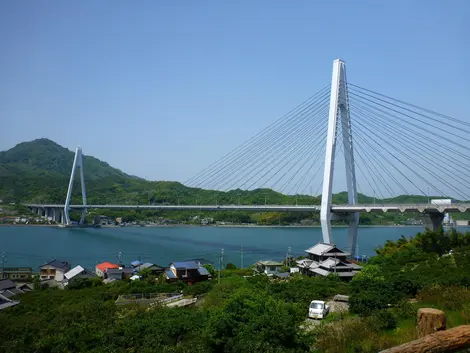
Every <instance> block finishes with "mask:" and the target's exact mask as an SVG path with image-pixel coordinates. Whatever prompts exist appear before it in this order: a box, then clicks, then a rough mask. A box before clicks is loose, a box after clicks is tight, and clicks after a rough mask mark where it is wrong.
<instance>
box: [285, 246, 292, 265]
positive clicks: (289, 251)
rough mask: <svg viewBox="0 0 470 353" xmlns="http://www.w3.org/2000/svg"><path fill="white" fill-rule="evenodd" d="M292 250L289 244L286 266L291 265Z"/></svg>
mask: <svg viewBox="0 0 470 353" xmlns="http://www.w3.org/2000/svg"><path fill="white" fill-rule="evenodd" d="M291 251H292V248H291V247H290V246H289V247H288V248H287V254H286V266H287V267H290V259H291V256H292V255H291Z"/></svg>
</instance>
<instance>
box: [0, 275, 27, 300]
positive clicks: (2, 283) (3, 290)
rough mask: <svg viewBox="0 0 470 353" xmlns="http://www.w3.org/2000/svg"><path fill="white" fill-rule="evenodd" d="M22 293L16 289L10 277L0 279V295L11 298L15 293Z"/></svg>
mask: <svg viewBox="0 0 470 353" xmlns="http://www.w3.org/2000/svg"><path fill="white" fill-rule="evenodd" d="M21 293H24V292H23V291H22V290H21V289H18V288H17V286H16V284H15V282H13V281H12V280H10V279H2V280H0V295H1V296H2V297H4V298H11V297H13V296H15V295H17V294H21Z"/></svg>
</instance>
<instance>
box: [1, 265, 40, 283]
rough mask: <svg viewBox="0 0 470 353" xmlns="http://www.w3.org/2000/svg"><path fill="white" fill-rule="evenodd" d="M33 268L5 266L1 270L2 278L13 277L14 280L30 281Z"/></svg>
mask: <svg viewBox="0 0 470 353" xmlns="http://www.w3.org/2000/svg"><path fill="white" fill-rule="evenodd" d="M32 274H33V269H32V268H31V267H4V268H3V269H2V270H1V276H0V277H1V278H0V279H5V278H6V279H11V280H13V281H28V280H30V279H31V277H32Z"/></svg>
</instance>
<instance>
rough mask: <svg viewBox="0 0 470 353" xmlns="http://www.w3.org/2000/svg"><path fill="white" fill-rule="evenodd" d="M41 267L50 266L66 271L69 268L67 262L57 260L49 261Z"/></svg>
mask: <svg viewBox="0 0 470 353" xmlns="http://www.w3.org/2000/svg"><path fill="white" fill-rule="evenodd" d="M43 266H52V267H55V268H60V269H62V270H68V269H69V268H70V264H69V263H68V262H67V261H59V260H52V261H49V262H48V263H45V264H44V265H42V266H41V267H43Z"/></svg>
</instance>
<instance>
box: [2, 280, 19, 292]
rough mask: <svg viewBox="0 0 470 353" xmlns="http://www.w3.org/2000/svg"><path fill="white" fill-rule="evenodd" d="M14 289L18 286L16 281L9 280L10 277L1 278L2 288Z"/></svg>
mask: <svg viewBox="0 0 470 353" xmlns="http://www.w3.org/2000/svg"><path fill="white" fill-rule="evenodd" d="M12 288H13V289H14V288H16V284H15V282H13V281H11V280H9V279H2V280H0V290H6V289H12Z"/></svg>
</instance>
